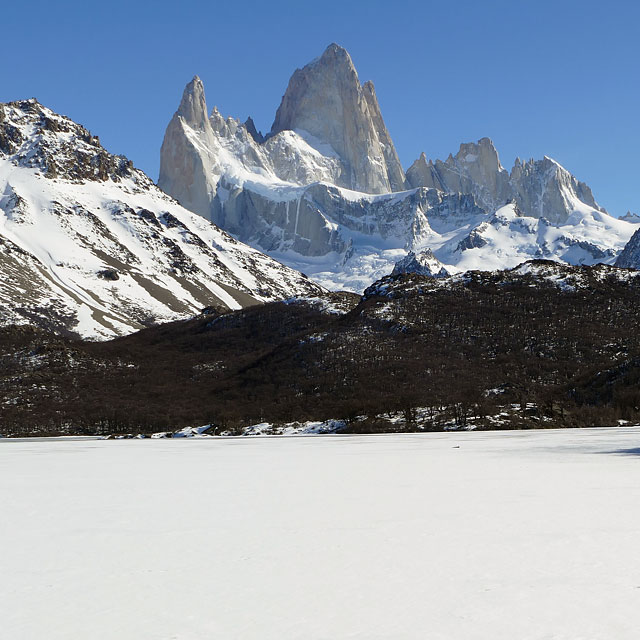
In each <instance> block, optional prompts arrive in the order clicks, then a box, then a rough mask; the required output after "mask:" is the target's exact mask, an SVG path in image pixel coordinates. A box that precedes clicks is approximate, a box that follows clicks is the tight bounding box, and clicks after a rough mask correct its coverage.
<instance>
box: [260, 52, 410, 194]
mask: <svg viewBox="0 0 640 640" xmlns="http://www.w3.org/2000/svg"><path fill="white" fill-rule="evenodd" d="M285 130H291V131H298V130H302V131H306V132H308V133H310V134H311V135H312V136H314V137H315V138H317V139H319V140H322V141H323V142H324V143H326V144H328V145H330V146H331V148H332V149H333V150H334V151H335V152H336V153H337V155H338V156H339V157H340V158H341V159H342V161H343V163H344V170H343V173H342V175H341V176H340V182H339V184H340V185H341V186H345V187H348V188H350V189H353V190H355V191H362V192H365V193H386V192H389V191H398V190H401V189H402V188H403V187H404V172H403V170H402V166H401V165H400V162H399V160H398V156H397V154H396V151H395V148H394V146H393V142H392V141H391V137H390V136H389V133H388V131H387V129H386V127H385V125H384V122H383V120H382V115H381V113H380V107H379V105H378V101H377V98H376V95H375V90H374V88H373V84H372V83H371V82H368V83H366V84H365V86H362V85H361V84H360V80H359V78H358V73H357V72H356V69H355V67H354V65H353V61H352V60H351V56H350V55H349V54H348V53H347V51H346V50H345V49H343V48H342V47H340V46H338V45H336V44H331V45H329V46H328V47H327V49H326V50H325V52H324V53H323V54H322V56H320V58H318V59H316V60H314V61H313V62H311V63H309V64H308V65H306V66H304V67H303V68H302V69H296V71H295V72H294V74H293V75H292V76H291V80H289V85H288V87H287V90H286V92H285V94H284V96H283V97H282V102H281V103H280V106H279V107H278V111H277V112H276V117H275V120H274V122H273V126H272V127H271V135H275V134H277V133H279V132H281V131H285Z"/></svg>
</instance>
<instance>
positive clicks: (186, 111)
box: [176, 76, 207, 129]
mask: <svg viewBox="0 0 640 640" xmlns="http://www.w3.org/2000/svg"><path fill="white" fill-rule="evenodd" d="M176 113H177V114H178V115H179V116H181V117H182V118H183V119H184V121H185V122H186V123H187V124H188V125H189V126H191V127H196V128H199V129H203V128H204V127H205V123H206V122H207V102H206V100H205V97H204V85H203V84H202V80H200V78H199V77H198V76H193V80H191V82H189V84H187V86H186V87H185V88H184V93H183V94H182V101H181V102H180V106H179V107H178V111H177V112H176Z"/></svg>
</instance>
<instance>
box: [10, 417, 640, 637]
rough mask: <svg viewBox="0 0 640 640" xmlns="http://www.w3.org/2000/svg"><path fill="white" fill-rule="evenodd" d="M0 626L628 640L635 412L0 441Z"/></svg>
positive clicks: (638, 606) (632, 599)
mask: <svg viewBox="0 0 640 640" xmlns="http://www.w3.org/2000/svg"><path fill="white" fill-rule="evenodd" d="M0 513H1V514H2V517H1V518H0V627H1V629H2V632H1V633H0V636H2V637H3V638H8V639H11V640H22V639H24V640H26V639H34V638H47V640H55V639H59V638H65V639H66V638H70V639H76V638H91V639H92V640H96V639H110V640H111V639H115V638H117V639H119V640H125V639H132V640H133V639H135V640H141V639H145V640H149V639H180V640H184V639H189V640H195V639H197V640H203V639H210V638H216V639H217V638H220V639H225V640H226V639H235V638H238V639H243V640H244V639H254V638H255V639H260V640H269V639H274V640H275V639H277V640H286V639H293V638H295V639H305V640H309V639H316V638H317V639H323V640H325V639H326V640H330V639H331V640H334V639H336V638H349V639H361V640H365V639H366V640H371V639H383V638H384V639H387V638H388V639H393V640H396V639H405V638H412V639H413V638H429V639H443V640H451V639H464V640H468V639H474V638H482V639H485V638H486V639H487V640H502V639H504V640H524V639H536V640H538V639H539V640H542V639H549V640H551V639H557V640H560V639H562V640H577V639H581V640H596V639H598V640H606V639H612V640H626V639H634V640H635V639H636V638H637V637H638V629H640V551H639V547H638V544H639V541H640V428H618V429H609V430H605V429H589V430H580V431H578V430H572V431H565V430H563V431H527V432H506V433H446V434H422V435H383V436H368V437H367V436H363V437H356V436H320V437H290V438H278V437H272V438H235V439H231V438H229V439H217V438H208V439H193V440H184V439H183V440H122V441H98V440H87V439H84V440H72V439H58V440H46V441H42V440H41V441H35V440H31V441H25V440H22V441H17V440H14V441H10V440H4V441H0Z"/></svg>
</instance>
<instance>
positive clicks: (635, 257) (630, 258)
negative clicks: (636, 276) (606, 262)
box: [616, 229, 640, 269]
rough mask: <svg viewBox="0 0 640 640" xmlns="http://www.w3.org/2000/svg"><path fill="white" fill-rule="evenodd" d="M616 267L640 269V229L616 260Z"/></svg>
mask: <svg viewBox="0 0 640 640" xmlns="http://www.w3.org/2000/svg"><path fill="white" fill-rule="evenodd" d="M616 267H625V268H627V269H640V229H638V230H637V231H636V232H635V233H634V234H633V235H632V236H631V239H630V240H629V242H628V243H627V244H626V246H625V248H624V249H623V251H622V253H621V254H620V255H619V256H618V259H617V260H616Z"/></svg>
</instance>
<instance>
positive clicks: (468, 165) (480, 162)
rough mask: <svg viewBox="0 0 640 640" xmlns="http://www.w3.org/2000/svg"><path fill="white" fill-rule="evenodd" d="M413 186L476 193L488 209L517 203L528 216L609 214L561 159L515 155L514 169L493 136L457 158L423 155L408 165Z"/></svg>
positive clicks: (557, 218)
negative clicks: (580, 212)
mask: <svg viewBox="0 0 640 640" xmlns="http://www.w3.org/2000/svg"><path fill="white" fill-rule="evenodd" d="M407 181H408V182H409V184H410V185H411V186H412V187H418V186H424V187H431V188H435V189H441V190H442V191H445V192H448V193H471V194H473V195H474V197H475V198H476V200H477V202H478V204H480V206H482V207H483V208H484V209H485V210H487V211H495V210H496V209H498V208H499V207H501V206H502V205H504V204H505V203H506V202H509V201H514V202H516V203H517V204H518V206H519V207H520V209H521V210H522V211H523V213H524V215H527V216H531V217H534V218H542V217H545V218H547V219H548V220H550V221H551V222H553V223H554V224H563V223H565V222H566V221H567V220H568V218H569V216H570V215H571V214H572V213H573V212H574V211H576V210H586V209H595V210H596V211H600V212H605V211H604V209H602V208H601V207H600V206H599V205H598V204H597V203H596V201H595V199H594V197H593V194H592V193H591V189H589V187H588V186H587V185H586V184H585V183H584V182H580V181H579V180H577V179H576V178H575V177H574V176H573V175H571V173H569V172H568V171H567V170H566V169H565V168H564V167H562V165H560V163H559V162H557V161H556V160H554V159H553V158H550V157H549V156H544V157H543V158H542V160H534V159H533V158H532V159H530V160H527V161H526V162H522V160H520V158H516V160H515V163H514V166H513V168H512V169H511V172H509V171H507V170H506V169H505V168H504V167H503V166H502V164H501V163H500V158H499V155H498V151H497V149H496V147H495V145H494V144H493V142H492V141H491V139H490V138H486V137H485V138H481V139H480V140H478V141H477V142H467V143H463V144H461V145H460V150H459V151H458V153H457V154H456V155H455V156H452V155H449V157H448V158H447V160H445V161H444V162H443V161H441V160H436V161H435V162H434V161H432V160H427V157H426V155H425V154H424V153H422V154H421V155H420V157H419V158H418V159H417V160H416V161H415V162H414V163H413V164H412V165H411V167H409V169H407Z"/></svg>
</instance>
